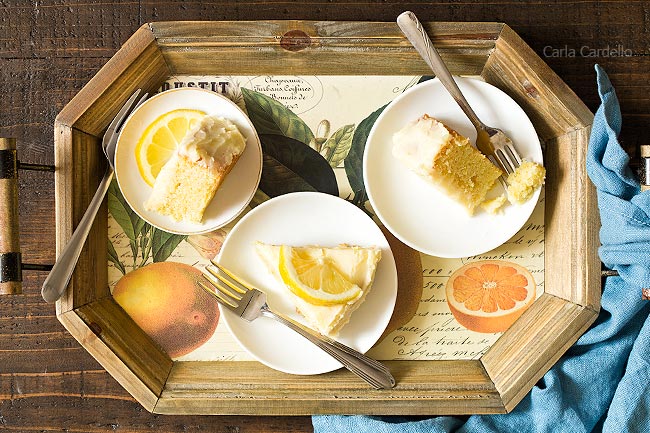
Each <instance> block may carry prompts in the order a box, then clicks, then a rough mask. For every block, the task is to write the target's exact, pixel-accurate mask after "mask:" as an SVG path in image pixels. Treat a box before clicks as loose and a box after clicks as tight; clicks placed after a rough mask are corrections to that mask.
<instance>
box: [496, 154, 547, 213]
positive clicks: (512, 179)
mask: <svg viewBox="0 0 650 433" xmlns="http://www.w3.org/2000/svg"><path fill="white" fill-rule="evenodd" d="M545 177H546V169H545V168H544V167H543V166H542V165H541V164H538V163H536V162H531V161H523V162H522V163H521V165H520V166H519V167H517V169H516V170H515V171H514V173H511V174H510V175H509V176H508V178H507V179H506V182H507V184H508V200H509V201H510V203H512V204H523V203H525V202H526V201H528V199H530V197H531V196H532V195H533V193H534V192H535V190H536V189H537V188H538V187H540V186H541V185H542V184H543V183H544V178H545Z"/></svg>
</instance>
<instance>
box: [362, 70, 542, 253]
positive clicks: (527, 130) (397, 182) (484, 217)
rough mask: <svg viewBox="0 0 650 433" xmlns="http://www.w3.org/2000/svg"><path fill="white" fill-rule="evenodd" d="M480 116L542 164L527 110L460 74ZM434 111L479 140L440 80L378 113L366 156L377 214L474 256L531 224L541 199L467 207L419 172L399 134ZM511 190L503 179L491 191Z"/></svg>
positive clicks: (396, 227) (408, 239) (425, 247)
mask: <svg viewBox="0 0 650 433" xmlns="http://www.w3.org/2000/svg"><path fill="white" fill-rule="evenodd" d="M455 79H456V83H457V84H458V87H459V88H460V90H461V91H462V92H463V94H464V95H465V98H466V99H467V101H468V102H469V104H470V105H471V106H472V108H473V109H474V111H475V112H476V114H477V115H478V117H479V118H480V119H481V120H482V121H483V122H484V123H485V124H486V125H490V126H494V127H497V128H501V129H502V130H503V131H504V132H505V133H506V134H507V135H508V136H509V137H510V138H511V139H512V141H513V143H514V145H515V146H516V149H517V151H518V152H519V154H520V155H521V157H522V158H525V159H527V160H529V161H535V162H538V163H540V164H541V163H542V162H543V161H542V158H543V156H542V149H541V146H540V143H539V138H538V137H537V133H536V132H535V128H534V127H533V124H532V123H531V122H530V120H529V119H528V117H527V116H526V114H525V113H524V111H523V110H522V109H521V108H520V107H519V105H517V103H516V102H515V101H513V100H512V99H511V98H510V97H509V96H508V95H506V94H505V93H504V92H502V91H501V90H499V89H498V88H496V87H494V86H492V85H490V84H488V83H485V82H483V81H480V80H477V79H470V78H460V77H455ZM423 114H429V115H430V116H431V117H434V118H436V119H438V120H440V121H442V122H444V123H445V124H447V125H449V126H450V127H451V128H453V129H455V130H456V131H458V132H459V133H460V134H462V135H464V136H465V137H468V138H469V139H470V141H471V142H472V144H473V143H475V142H476V130H475V129H474V127H473V126H472V124H471V123H470V121H469V120H468V119H467V117H466V116H465V114H464V113H463V112H462V111H461V109H460V108H459V107H458V105H457V104H456V102H455V101H454V100H453V99H452V97H451V96H450V95H449V93H448V92H447V90H445V88H444V87H443V85H442V83H440V81H439V80H438V79H433V80H429V81H425V82H423V83H421V84H418V85H416V86H414V87H412V88H410V89H409V90H407V91H406V92H404V93H403V94H401V95H400V96H398V97H397V98H396V99H395V100H394V101H393V102H391V103H390V104H389V105H388V106H387V107H386V108H385V109H384V111H383V112H382V113H381V115H380V116H379V117H378V118H377V121H376V122H375V124H374V126H373V128H372V130H371V131H370V134H369V136H368V142H367V144H366V149H365V153H364V159H363V178H364V182H365V186H366V191H367V193H368V197H369V199H370V203H371V205H372V207H373V209H374V211H375V212H376V214H377V217H378V218H379V219H380V220H381V221H382V222H383V223H384V225H385V226H386V227H387V228H388V229H389V230H390V231H391V232H392V233H393V234H394V235H395V236H396V237H397V238H399V239H400V240H401V241H402V242H404V243H405V244H407V245H409V246H410V247H412V248H414V249H416V250H418V251H421V252H423V253H425V254H429V255H432V256H438V257H450V258H451V257H453V258H459V257H469V256H474V255H477V254H482V253H484V252H486V251H490V250H492V249H494V248H496V247H498V246H500V245H502V244H503V243H505V242H506V241H507V240H508V239H510V238H511V237H512V236H513V235H515V234H516V233H517V232H518V231H519V229H520V228H521V227H522V226H523V225H524V224H525V223H526V221H527V220H528V218H529V217H530V215H531V213H532V212H533V210H534V209H535V205H536V204H537V200H538V198H539V193H540V189H539V188H538V189H537V191H536V192H535V194H534V196H533V197H532V198H531V199H530V200H528V201H527V202H526V203H524V204H523V205H510V204H506V205H505V207H504V208H503V212H502V213H500V214H496V215H493V214H489V213H487V212H485V211H484V210H483V209H480V208H479V209H477V210H476V212H475V213H474V215H473V216H470V215H468V214H467V212H466V211H465V208H464V207H463V206H462V205H460V204H458V203H456V202H455V201H453V200H452V199H450V198H448V197H447V196H446V195H445V194H444V193H442V192H440V191H438V190H436V188H435V187H434V186H433V185H431V184H430V183H428V182H427V181H426V180H424V179H422V178H421V177H420V176H418V175H416V174H415V173H413V172H412V171H411V170H409V169H408V168H406V167H405V166H404V165H403V164H402V163H400V162H399V161H398V160H397V159H396V158H395V157H394V156H393V155H392V148H393V142H392V137H393V134H395V133H396V132H397V131H398V130H400V129H401V128H402V127H404V125H406V124H407V123H408V122H411V121H413V120H415V119H417V118H419V117H421V116H422V115H423ZM501 193H503V189H502V187H501V184H499V183H497V184H496V186H495V187H494V189H493V190H492V191H491V195H489V196H488V197H490V196H496V195H500V194H501Z"/></svg>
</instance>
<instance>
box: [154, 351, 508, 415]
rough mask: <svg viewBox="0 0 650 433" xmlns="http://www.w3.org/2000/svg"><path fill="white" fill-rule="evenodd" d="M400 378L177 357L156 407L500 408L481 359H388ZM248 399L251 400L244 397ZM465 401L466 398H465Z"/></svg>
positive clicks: (256, 410) (268, 410) (223, 410)
mask: <svg viewBox="0 0 650 433" xmlns="http://www.w3.org/2000/svg"><path fill="white" fill-rule="evenodd" d="M386 365H387V366H388V367H389V368H390V369H391V371H393V372H394V373H395V379H396V380H397V381H398V386H397V387H396V388H394V389H392V390H383V391H377V390H373V389H371V388H369V387H368V386H367V385H366V384H365V383H364V382H363V381H361V379H359V378H357V377H356V376H354V375H353V374H352V373H350V372H348V371H347V370H339V371H335V372H332V373H328V374H327V375H319V376H315V377H305V378H304V379H306V380H302V379H303V378H301V380H298V381H296V378H295V376H290V375H287V374H284V373H280V372H277V371H275V370H272V369H270V368H268V367H265V366H260V365H259V363H257V362H201V363H199V364H198V365H197V363H191V362H176V363H174V367H173V368H172V371H171V373H170V375H169V378H168V379H167V383H166V385H165V390H164V391H163V394H162V395H161V398H160V400H159V401H158V404H157V405H156V412H158V413H168V414H180V413H219V414H236V413H241V406H242V405H246V406H250V410H251V411H252V413H253V414H255V415H265V414H269V415H271V414H283V413H287V410H290V411H291V413H293V414H296V415H298V414H301V415H308V414H312V413H332V412H341V406H343V407H345V408H346V409H345V410H344V412H348V413H366V414H375V415H381V414H383V415H387V414H395V413H400V414H411V415H413V414H422V413H436V414H443V413H446V414H452V413H453V414H463V413H466V411H467V405H468V404H470V405H471V406H472V410H473V411H475V412H476V413H494V412H504V411H505V409H504V407H503V404H502V402H501V398H500V396H499V394H498V392H497V391H496V389H495V387H494V385H493V384H492V381H491V380H490V378H489V377H488V375H487V373H486V372H485V369H484V368H483V366H482V364H481V362H480V361H478V360H477V361H387V362H386ZM246 402H251V403H253V402H254V404H250V405H248V404H246ZM470 402H471V403H470Z"/></svg>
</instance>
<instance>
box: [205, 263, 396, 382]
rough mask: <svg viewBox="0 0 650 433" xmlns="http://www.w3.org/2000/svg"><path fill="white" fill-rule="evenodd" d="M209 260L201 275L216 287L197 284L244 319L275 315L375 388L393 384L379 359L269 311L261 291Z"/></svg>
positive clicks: (392, 379) (264, 295)
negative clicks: (209, 262)
mask: <svg viewBox="0 0 650 433" xmlns="http://www.w3.org/2000/svg"><path fill="white" fill-rule="evenodd" d="M211 262H212V265H213V266H207V267H206V268H205V269H206V271H207V272H208V273H209V275H206V273H204V274H203V277H204V278H205V280H206V281H207V282H208V283H210V285H211V286H213V287H214V288H215V289H216V292H215V291H213V290H211V289H210V287H208V285H206V284H204V283H203V282H200V281H199V285H200V286H201V287H202V288H203V289H204V290H205V291H207V292H208V293H209V294H210V295H212V296H213V297H214V298H216V300H217V301H218V302H219V304H221V305H222V306H223V307H225V308H227V309H229V310H231V311H232V312H234V313H235V314H237V315H238V316H239V317H241V318H242V319H244V320H246V321H248V322H251V321H253V320H255V319H257V318H258V317H262V316H265V317H270V318H272V319H275V320H277V321H278V322H280V323H282V324H283V325H285V326H287V327H289V328H291V329H293V330H294V331H296V332H297V333H298V334H300V335H302V336H303V337H305V338H306V339H307V340H309V341H310V342H312V343H314V344H315V345H316V346H318V347H319V348H321V349H322V350H324V351H325V352H326V353H328V354H329V355H330V356H332V357H333V358H334V359H336V360H337V361H339V362H340V363H341V364H343V366H345V368H347V369H348V370H350V371H351V372H353V373H354V374H356V375H357V376H359V377H361V378H362V379H363V380H365V381H366V382H368V383H369V384H370V385H372V386H373V387H375V388H376V389H386V388H393V387H394V386H395V379H394V378H393V376H392V375H391V374H390V371H389V370H388V368H386V366H384V365H383V364H382V363H380V362H379V361H377V360H374V359H372V358H370V357H368V356H366V355H364V354H362V353H360V352H357V351H356V350H354V349H352V348H350V347H348V346H346V345H344V344H341V343H339V342H338V341H336V340H334V339H332V338H329V337H328V336H325V335H322V334H320V333H318V332H316V331H314V330H312V329H310V328H308V327H306V326H303V325H301V324H300V323H298V322H295V321H293V320H291V319H289V318H288V317H285V316H283V315H281V314H279V313H276V312H273V311H272V310H271V309H270V308H269V306H268V305H267V303H266V294H265V293H264V292H262V291H260V290H258V289H256V288H255V287H253V286H251V285H250V284H248V283H246V282H245V281H244V280H242V279H241V278H239V277H237V276H236V275H234V274H233V273H232V272H230V271H228V270H227V269H225V268H224V267H223V266H222V265H220V264H218V263H217V262H215V261H214V260H213V261H211Z"/></svg>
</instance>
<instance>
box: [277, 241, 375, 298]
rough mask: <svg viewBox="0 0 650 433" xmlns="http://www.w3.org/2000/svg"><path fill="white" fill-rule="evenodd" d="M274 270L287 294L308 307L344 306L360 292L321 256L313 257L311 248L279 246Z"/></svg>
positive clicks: (357, 296) (315, 255) (358, 288)
mask: <svg viewBox="0 0 650 433" xmlns="http://www.w3.org/2000/svg"><path fill="white" fill-rule="evenodd" d="M310 252H311V253H312V254H310ZM278 270H279V271H280V276H281V277H282V281H283V282H284V284H285V285H286V286H287V287H288V288H289V290H291V291H292V292H293V293H294V294H295V295H296V296H298V297H300V298H302V299H303V300H305V301H307V302H309V303H310V304H315V305H337V304H346V303H348V302H350V301H353V300H355V299H357V298H359V296H360V295H361V292H362V290H361V288H360V287H359V286H357V285H356V284H354V283H352V282H351V281H350V280H349V279H348V278H346V277H345V275H343V274H342V273H341V272H340V271H339V270H338V269H337V268H336V267H335V266H334V264H333V263H332V262H331V261H330V260H329V259H327V258H326V257H325V256H324V254H313V249H312V248H293V247H290V246H287V245H282V247H281V248H280V264H279V269H278Z"/></svg>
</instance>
